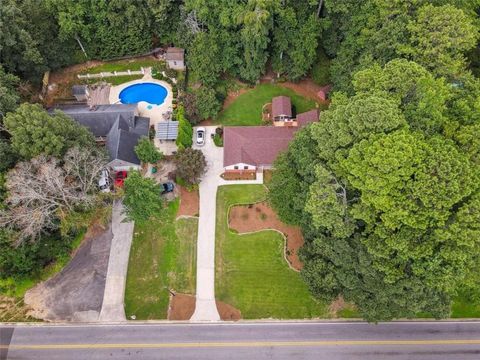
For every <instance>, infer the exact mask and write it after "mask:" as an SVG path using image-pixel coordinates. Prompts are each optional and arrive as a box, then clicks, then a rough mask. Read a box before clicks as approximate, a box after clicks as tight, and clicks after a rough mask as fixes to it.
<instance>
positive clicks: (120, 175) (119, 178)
mask: <svg viewBox="0 0 480 360" xmlns="http://www.w3.org/2000/svg"><path fill="white" fill-rule="evenodd" d="M127 176H128V172H126V171H125V170H122V171H117V173H116V174H115V186H116V187H123V183H124V181H125V179H126V178H127Z"/></svg>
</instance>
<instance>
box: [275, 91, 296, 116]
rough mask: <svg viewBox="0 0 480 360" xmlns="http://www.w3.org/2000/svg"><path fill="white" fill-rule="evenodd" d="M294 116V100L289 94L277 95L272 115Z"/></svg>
mask: <svg viewBox="0 0 480 360" xmlns="http://www.w3.org/2000/svg"><path fill="white" fill-rule="evenodd" d="M281 115H286V116H290V117H291V116H292V102H291V101H290V98H289V97H288V96H276V97H274V98H273V99H272V116H273V117H277V116H281Z"/></svg>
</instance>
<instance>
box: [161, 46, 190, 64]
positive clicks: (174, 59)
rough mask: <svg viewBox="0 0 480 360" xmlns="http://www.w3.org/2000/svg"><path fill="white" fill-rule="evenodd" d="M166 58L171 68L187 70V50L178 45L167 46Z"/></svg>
mask: <svg viewBox="0 0 480 360" xmlns="http://www.w3.org/2000/svg"><path fill="white" fill-rule="evenodd" d="M165 60H166V62H167V65H168V67H169V68H170V69H174V70H185V50H184V49H181V48H177V47H169V48H167V52H166V53H165Z"/></svg>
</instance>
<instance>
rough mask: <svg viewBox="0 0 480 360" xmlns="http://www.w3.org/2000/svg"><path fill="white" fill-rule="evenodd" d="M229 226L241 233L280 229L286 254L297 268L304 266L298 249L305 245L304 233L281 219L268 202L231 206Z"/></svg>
mask: <svg viewBox="0 0 480 360" xmlns="http://www.w3.org/2000/svg"><path fill="white" fill-rule="evenodd" d="M228 223H229V227H230V228H231V229H233V230H235V231H237V232H238V233H239V234H242V233H252V232H256V231H261V230H268V229H273V230H278V231H280V232H281V233H283V235H284V236H285V239H286V248H285V256H286V258H287V259H288V262H289V263H290V265H291V266H292V268H294V269H295V270H300V269H301V268H302V267H303V264H302V262H301V261H300V259H299V257H298V250H299V249H300V248H301V247H302V245H303V235H302V231H301V230H300V228H299V227H296V226H289V225H286V224H285V223H283V222H282V221H280V219H279V218H278V216H277V214H276V213H275V211H273V209H272V208H271V207H270V206H268V204H267V203H266V202H264V201H263V202H260V203H256V204H249V205H237V206H233V207H231V208H230V212H229V215H228Z"/></svg>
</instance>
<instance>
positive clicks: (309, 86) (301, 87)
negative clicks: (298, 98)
mask: <svg viewBox="0 0 480 360" xmlns="http://www.w3.org/2000/svg"><path fill="white" fill-rule="evenodd" d="M278 85H280V86H283V87H285V88H288V89H291V90H293V91H295V92H296V93H298V94H300V95H302V96H304V97H306V98H309V99H312V100H314V101H317V102H319V103H325V104H328V101H323V100H322V99H320V98H319V97H318V95H317V94H318V92H319V91H320V90H321V89H322V87H321V86H320V85H317V84H315V83H314V82H313V80H312V79H309V78H307V79H303V80H300V81H299V82H296V83H294V82H290V81H286V82H283V83H278Z"/></svg>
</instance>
